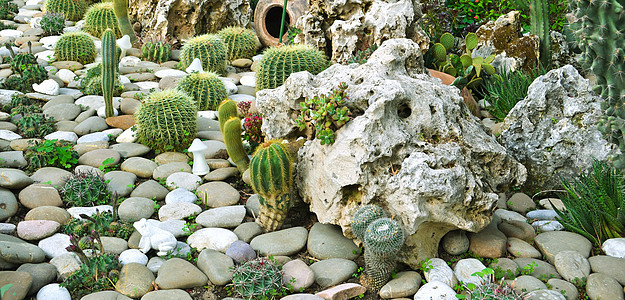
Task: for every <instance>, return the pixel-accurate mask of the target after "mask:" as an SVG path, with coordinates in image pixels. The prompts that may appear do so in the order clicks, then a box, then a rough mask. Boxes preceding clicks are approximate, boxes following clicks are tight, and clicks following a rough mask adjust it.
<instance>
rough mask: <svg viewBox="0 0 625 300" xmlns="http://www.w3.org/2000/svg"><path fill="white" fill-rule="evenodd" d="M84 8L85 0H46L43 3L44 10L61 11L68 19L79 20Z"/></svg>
mask: <svg viewBox="0 0 625 300" xmlns="http://www.w3.org/2000/svg"><path fill="white" fill-rule="evenodd" d="M86 9H87V5H86V4H85V1H76V0H47V1H46V3H45V4H44V11H46V12H56V13H62V14H63V16H64V17H65V19H68V20H70V21H80V20H81V19H82V17H83V15H84V14H85V10H86Z"/></svg>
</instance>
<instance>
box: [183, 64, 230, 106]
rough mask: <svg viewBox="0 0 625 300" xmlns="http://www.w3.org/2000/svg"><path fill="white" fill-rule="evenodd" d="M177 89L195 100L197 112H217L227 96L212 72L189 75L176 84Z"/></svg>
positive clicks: (221, 83) (216, 76) (222, 85)
mask: <svg viewBox="0 0 625 300" xmlns="http://www.w3.org/2000/svg"><path fill="white" fill-rule="evenodd" d="M178 88H180V89H181V90H183V91H185V92H186V93H187V94H189V96H191V98H193V99H195V100H196V102H197V108H198V110H217V106H218V105H219V103H221V101H223V100H224V99H226V96H228V92H227V91H226V87H225V86H224V84H223V82H221V80H220V79H219V77H218V75H217V74H215V73H213V72H206V73H197V72H194V73H191V74H189V75H187V76H185V77H184V78H182V80H180V82H178Z"/></svg>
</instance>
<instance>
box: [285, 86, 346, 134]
mask: <svg viewBox="0 0 625 300" xmlns="http://www.w3.org/2000/svg"><path fill="white" fill-rule="evenodd" d="M345 89H347V84H345V83H341V84H339V86H338V88H337V89H335V90H334V91H332V93H330V94H328V95H321V96H319V97H317V96H315V97H314V98H310V99H306V100H305V101H304V102H301V103H300V106H301V112H300V115H299V117H297V125H298V126H299V128H300V130H304V129H306V125H307V124H312V125H313V126H314V128H315V136H316V137H317V138H318V139H320V140H321V144H322V145H324V144H333V143H334V132H335V131H336V130H338V129H339V128H341V126H343V125H344V124H345V123H347V122H348V121H349V120H350V116H351V112H350V111H349V108H348V107H346V106H345V99H346V98H347V96H346V95H345Z"/></svg>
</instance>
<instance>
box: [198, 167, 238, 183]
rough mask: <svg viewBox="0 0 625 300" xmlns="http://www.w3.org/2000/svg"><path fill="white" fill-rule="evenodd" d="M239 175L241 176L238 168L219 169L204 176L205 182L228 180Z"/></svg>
mask: <svg viewBox="0 0 625 300" xmlns="http://www.w3.org/2000/svg"><path fill="white" fill-rule="evenodd" d="M238 174H239V170H238V169H237V168H236V167H226V168H219V169H216V170H213V171H211V172H210V173H208V174H206V175H205V176H204V180H206V181H220V180H226V179H228V178H230V177H233V176H236V175H238Z"/></svg>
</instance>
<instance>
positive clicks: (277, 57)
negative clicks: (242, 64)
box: [256, 44, 328, 91]
mask: <svg viewBox="0 0 625 300" xmlns="http://www.w3.org/2000/svg"><path fill="white" fill-rule="evenodd" d="M327 66H328V61H327V59H326V56H325V54H323V52H321V51H319V50H317V49H314V48H312V47H310V46H306V45H299V44H297V45H289V46H282V47H274V48H269V49H267V50H265V53H264V55H263V58H262V59H261V60H260V66H259V68H258V73H257V79H256V90H257V91H260V90H264V89H275V88H277V87H278V86H281V85H282V84H283V83H284V81H285V80H286V79H287V78H288V77H289V75H291V73H295V72H300V71H308V72H310V73H312V74H313V75H316V74H318V73H319V72H321V71H323V70H324V69H325V68H326V67H327Z"/></svg>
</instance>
